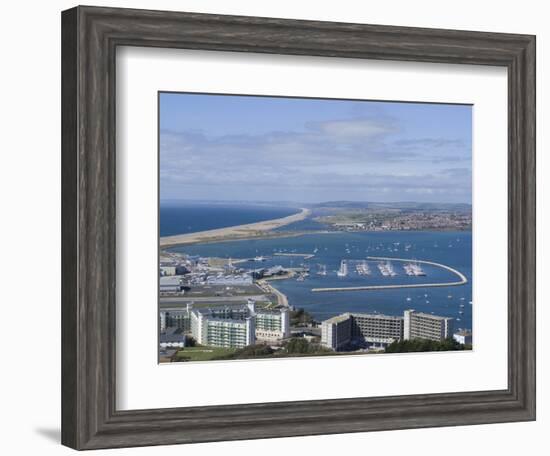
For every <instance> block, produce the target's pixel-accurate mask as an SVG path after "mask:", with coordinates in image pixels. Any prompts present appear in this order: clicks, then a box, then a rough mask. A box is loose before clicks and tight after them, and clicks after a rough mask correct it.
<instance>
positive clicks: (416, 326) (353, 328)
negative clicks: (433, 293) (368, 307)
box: [321, 310, 453, 351]
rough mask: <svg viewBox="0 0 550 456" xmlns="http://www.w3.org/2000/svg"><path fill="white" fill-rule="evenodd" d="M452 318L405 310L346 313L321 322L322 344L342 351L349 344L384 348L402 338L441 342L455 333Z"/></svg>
mask: <svg viewBox="0 0 550 456" xmlns="http://www.w3.org/2000/svg"><path fill="white" fill-rule="evenodd" d="M452 320H453V319H452V318H449V317H440V316H437V315H431V314H425V313H421V312H416V311H414V310H406V311H405V312H404V314H403V316H402V317H401V316H392V315H382V314H367V313H345V314H342V315H337V316H335V317H332V318H329V319H328V320H325V321H323V322H322V323H321V344H322V345H323V346H325V347H328V348H331V349H333V350H336V351H338V350H340V349H342V348H344V347H345V346H346V345H349V344H350V343H366V344H367V345H368V346H369V347H380V348H384V347H386V346H388V345H389V344H391V343H392V342H395V341H399V340H402V339H414V338H420V339H430V340H435V341H442V340H443V339H446V338H447V337H450V336H451V334H452Z"/></svg>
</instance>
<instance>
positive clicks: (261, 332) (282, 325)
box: [254, 308, 290, 343]
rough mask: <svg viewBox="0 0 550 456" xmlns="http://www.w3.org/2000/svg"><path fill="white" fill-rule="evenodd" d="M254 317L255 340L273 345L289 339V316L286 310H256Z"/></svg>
mask: <svg viewBox="0 0 550 456" xmlns="http://www.w3.org/2000/svg"><path fill="white" fill-rule="evenodd" d="M254 315H255V320H256V321H255V323H256V339H257V340H259V341H263V342H271V343H274V342H280V341H281V340H282V339H286V338H288V337H290V314H289V311H288V309H287V308H282V309H273V310H267V309H261V310H256V311H255V312H254Z"/></svg>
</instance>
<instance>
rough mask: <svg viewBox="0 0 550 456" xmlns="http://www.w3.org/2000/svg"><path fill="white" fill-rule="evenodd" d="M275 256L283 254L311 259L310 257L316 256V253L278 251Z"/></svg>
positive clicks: (284, 255)
mask: <svg viewBox="0 0 550 456" xmlns="http://www.w3.org/2000/svg"><path fill="white" fill-rule="evenodd" d="M273 256H282V257H300V258H303V259H304V260H309V259H310V258H313V257H314V256H315V254H314V253H281V252H276V253H274V254H273Z"/></svg>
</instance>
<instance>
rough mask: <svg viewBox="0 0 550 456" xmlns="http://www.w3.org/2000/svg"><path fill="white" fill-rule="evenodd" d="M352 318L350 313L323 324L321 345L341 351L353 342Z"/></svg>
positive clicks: (330, 319)
mask: <svg viewBox="0 0 550 456" xmlns="http://www.w3.org/2000/svg"><path fill="white" fill-rule="evenodd" d="M352 324H353V322H352V316H351V314H349V313H345V314H342V315H337V316H335V317H332V318H329V319H328V320H325V321H323V322H322V323H321V345H323V346H325V347H328V348H332V349H333V350H335V351H338V350H340V349H341V348H343V347H345V346H346V345H348V344H349V343H350V342H351V340H352V339H351V334H352Z"/></svg>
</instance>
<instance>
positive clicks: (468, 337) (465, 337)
mask: <svg viewBox="0 0 550 456" xmlns="http://www.w3.org/2000/svg"><path fill="white" fill-rule="evenodd" d="M453 339H454V340H456V341H457V342H458V343H459V344H463V345H471V344H472V331H468V330H462V331H458V332H456V333H454V334H453Z"/></svg>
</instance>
